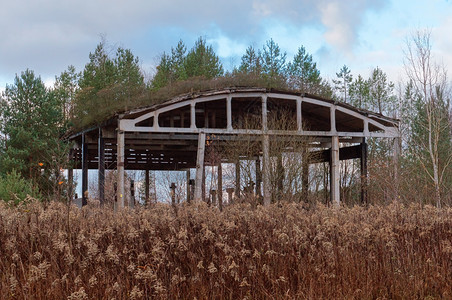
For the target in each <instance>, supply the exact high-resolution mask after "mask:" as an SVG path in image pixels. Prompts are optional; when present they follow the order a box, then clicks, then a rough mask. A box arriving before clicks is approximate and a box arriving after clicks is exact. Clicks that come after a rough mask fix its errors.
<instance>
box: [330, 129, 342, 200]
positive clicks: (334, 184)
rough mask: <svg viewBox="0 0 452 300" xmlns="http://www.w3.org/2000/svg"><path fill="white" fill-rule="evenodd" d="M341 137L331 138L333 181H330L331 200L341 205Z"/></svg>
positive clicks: (331, 171)
mask: <svg viewBox="0 0 452 300" xmlns="http://www.w3.org/2000/svg"><path fill="white" fill-rule="evenodd" d="M339 166H340V163H339V137H338V136H333V137H332V138H331V167H330V173H331V176H330V177H331V182H330V193H331V202H332V203H333V204H334V205H337V206H339V205H340V201H341V200H340V178H339V177H340V172H339Z"/></svg>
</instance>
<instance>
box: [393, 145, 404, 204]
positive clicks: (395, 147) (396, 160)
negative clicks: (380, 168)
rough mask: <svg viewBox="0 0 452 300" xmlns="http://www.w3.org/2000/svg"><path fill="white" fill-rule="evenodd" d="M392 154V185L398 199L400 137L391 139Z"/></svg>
mask: <svg viewBox="0 0 452 300" xmlns="http://www.w3.org/2000/svg"><path fill="white" fill-rule="evenodd" d="M393 143H394V144H393V155H394V159H393V160H394V187H395V191H394V193H395V197H396V199H399V158H400V152H401V147H402V145H401V142H400V137H397V138H394V141H393Z"/></svg>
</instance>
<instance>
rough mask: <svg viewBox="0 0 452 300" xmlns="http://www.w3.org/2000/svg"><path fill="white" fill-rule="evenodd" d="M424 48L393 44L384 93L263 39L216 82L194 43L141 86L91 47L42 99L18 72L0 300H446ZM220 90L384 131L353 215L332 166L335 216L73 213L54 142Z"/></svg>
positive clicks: (181, 47) (5, 125)
mask: <svg viewBox="0 0 452 300" xmlns="http://www.w3.org/2000/svg"><path fill="white" fill-rule="evenodd" d="M432 43H433V41H432V39H431V35H430V33H429V32H428V31H418V32H416V33H414V34H412V35H411V36H409V37H407V42H406V45H405V49H404V55H405V58H404V70H403V71H404V74H405V76H404V78H405V79H404V80H403V81H400V82H391V81H390V80H389V79H388V76H387V74H386V73H385V72H384V70H382V69H380V68H378V67H376V68H375V69H373V70H369V73H368V74H358V75H355V74H353V73H352V70H350V69H349V67H347V65H344V66H343V67H342V68H340V70H338V71H337V73H336V74H335V75H336V76H335V78H334V79H332V80H329V79H326V78H325V77H324V76H323V75H322V74H321V71H320V70H319V69H318V67H317V63H316V62H315V61H314V60H313V56H312V55H311V54H310V53H309V52H308V50H307V49H306V48H305V47H304V46H302V45H300V47H299V48H298V51H297V52H296V55H295V56H294V57H287V54H286V53H285V52H283V51H282V50H281V49H280V47H279V45H278V44H277V43H276V42H275V41H274V40H273V39H270V40H268V41H267V42H266V43H265V44H264V45H262V47H261V48H255V47H253V46H249V47H248V48H247V49H246V52H245V53H244V54H243V56H242V57H241V60H240V64H239V65H238V66H235V67H233V68H232V69H231V70H225V68H224V66H223V64H222V62H221V61H220V59H219V57H218V55H217V54H216V53H215V51H214V49H213V48H212V46H210V45H208V44H207V42H206V40H205V38H202V37H200V38H199V39H198V40H197V41H196V42H195V43H194V45H193V46H192V47H191V48H190V47H188V46H187V45H186V44H185V42H184V41H182V40H181V41H179V43H178V44H177V45H175V46H174V47H173V48H171V49H169V50H168V51H167V52H165V53H163V54H162V55H161V56H160V58H159V63H158V66H157V67H156V70H155V72H154V73H153V74H152V76H149V75H148V73H147V72H146V70H143V69H142V68H141V64H140V60H139V58H138V57H136V56H135V55H134V54H133V53H132V51H131V50H130V49H125V48H123V47H112V46H110V45H109V44H108V42H107V41H105V40H102V41H101V42H100V43H99V44H98V45H97V47H96V48H95V49H94V51H93V52H91V53H89V57H88V62H87V63H86V65H85V67H84V68H83V70H76V68H75V67H74V66H69V67H68V68H67V69H66V70H64V71H63V72H62V73H61V74H60V75H58V76H56V77H55V81H54V84H53V85H52V86H46V85H45V84H44V82H43V80H42V79H41V77H40V76H39V74H35V72H34V71H33V70H29V69H27V70H23V71H22V72H21V73H20V74H18V75H16V78H15V80H14V83H12V84H9V85H7V86H6V89H5V91H4V92H2V94H1V98H0V241H1V243H0V258H1V259H0V298H2V299H28V298H32V299H64V298H66V299H103V298H108V299H113V298H114V299H129V298H130V299H150V298H152V299H174V298H183V299H188V298H190V299H194V298H196V299H214V298H215V299H216V298H218V299H223V298H228V299H238V298H240V299H265V298H273V299H318V298H320V299H323V298H327V299H332V298H347V299H355V298H357V299H377V298H379V299H382V298H385V299H387V298H390V299H414V298H429V299H437V298H438V299H439V298H450V297H451V288H452V287H451V282H452V271H451V270H452V268H451V262H452V259H451V254H452V246H451V242H450V241H451V240H452V231H451V228H452V219H451V216H452V214H451V204H452V167H451V165H452V107H451V96H452V89H451V85H450V84H451V82H450V78H449V77H448V75H447V71H448V70H446V69H445V67H444V66H443V65H442V64H441V63H439V62H440V61H441V58H440V57H435V56H434V54H433V52H432ZM224 87H264V88H269V89H277V90H288V91H295V92H298V93H308V94H313V95H318V96H321V97H324V98H327V99H333V100H334V101H338V102H343V103H347V104H350V105H353V106H355V107H357V108H360V109H364V110H369V111H373V112H376V113H379V114H382V115H385V116H388V117H391V118H395V119H398V120H400V131H401V135H402V139H401V141H400V149H401V151H400V156H399V158H398V159H394V157H395V156H394V155H393V152H392V149H393V147H392V145H391V144H390V143H389V142H388V141H382V140H379V139H377V138H369V139H368V140H367V142H368V143H369V150H368V151H369V154H368V155H369V166H368V173H369V174H368V176H369V177H368V178H369V179H368V201H367V203H365V204H362V203H360V202H359V200H358V198H359V197H358V194H359V193H358V189H359V179H360V178H359V176H360V175H359V170H358V169H359V168H358V167H356V166H355V163H353V162H352V163H348V165H346V164H345V162H344V164H345V165H343V166H342V168H341V172H342V174H341V178H342V179H341V193H342V194H341V199H343V201H342V203H341V206H340V207H337V206H333V205H331V204H330V203H328V201H324V200H325V199H324V198H322V197H319V196H318V195H319V194H318V193H314V191H311V193H310V194H309V195H310V197H309V198H308V201H306V202H303V201H297V200H294V201H292V200H291V199H284V197H281V198H277V199H275V200H274V201H273V203H272V204H271V205H269V206H261V205H256V203H254V202H253V201H251V199H250V200H249V201H247V199H242V201H241V202H240V203H237V204H234V205H229V206H226V207H225V208H224V209H223V210H222V211H220V210H219V209H218V208H217V207H213V206H209V205H208V204H207V203H190V204H189V203H180V204H178V205H174V204H173V205H170V204H169V203H165V202H154V203H152V204H151V205H149V206H148V207H137V208H135V209H128V208H126V209H123V210H120V211H113V210H112V209H110V208H108V207H102V206H101V205H100V204H99V202H98V201H97V202H96V200H95V198H96V193H95V192H94V193H92V194H91V195H90V198H91V199H90V202H89V204H88V205H87V206H86V207H84V208H82V209H79V208H76V207H75V206H73V205H71V201H70V200H68V189H69V187H70V186H71V185H73V182H68V180H67V178H66V176H65V175H64V171H65V170H66V169H67V168H68V167H69V166H70V164H71V162H70V161H69V160H68V149H69V147H70V145H68V144H67V143H66V141H65V139H64V137H65V136H67V135H68V134H70V133H72V132H76V131H79V130H83V129H84V128H88V127H90V126H93V125H96V124H101V123H102V122H104V121H105V120H107V119H108V118H109V117H111V116H113V115H115V114H118V113H121V112H124V111H127V110H130V109H133V108H139V107H144V106H149V105H152V104H156V103H161V102H163V101H167V100H169V99H171V98H172V97H175V96H177V95H180V94H184V93H194V92H199V91H206V90H212V89H220V88H224ZM316 172H318V173H320V174H321V173H322V172H323V171H322V169H321V166H319V167H318V169H317V170H314V172H313V173H312V174H313V175H312V184H315V182H316V181H318V180H319V179H318V178H317V177H316V174H317V173H316ZM317 186H322V183H321V182H320V183H318V184H317ZM106 192H107V193H108V192H109V193H113V191H112V190H110V191H106ZM316 192H318V191H316Z"/></svg>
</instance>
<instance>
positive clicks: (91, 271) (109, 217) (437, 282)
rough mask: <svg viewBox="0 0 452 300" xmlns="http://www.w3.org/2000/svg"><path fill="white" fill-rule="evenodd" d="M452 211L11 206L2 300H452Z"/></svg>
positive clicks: (2, 249) (0, 268)
mask: <svg viewBox="0 0 452 300" xmlns="http://www.w3.org/2000/svg"><path fill="white" fill-rule="evenodd" d="M451 241H452V210H451V209H450V208H445V209H436V208H433V207H431V206H425V207H419V206H415V205H412V206H403V205H401V204H399V203H392V204H390V205H388V206H381V207H376V206H371V207H368V208H363V207H353V208H328V207H324V206H321V205H318V206H317V207H316V208H314V209H311V210H306V209H304V208H303V207H302V206H301V205H298V204H293V203H288V204H282V205H281V204H279V205H272V206H269V207H258V208H256V209H253V208H251V207H250V206H247V205H245V204H244V205H234V206H230V207H227V208H225V210H224V211H223V212H219V211H218V210H217V209H215V208H210V207H207V205H204V204H193V205H186V206H179V207H171V206H169V205H164V204H157V205H154V206H153V207H151V208H150V209H135V210H128V209H125V210H123V211H121V212H118V213H114V212H113V211H111V210H109V209H102V208H99V207H95V206H88V207H86V208H83V209H81V210H80V209H77V208H75V207H67V206H65V205H64V204H62V203H50V204H49V205H47V207H43V206H42V205H41V204H40V203H37V202H32V203H31V204H29V205H28V206H24V207H15V208H9V207H6V205H4V204H1V203H0V298H1V299H113V298H114V299H150V298H153V299H175V298H180V299H195V298H196V299H333V298H346V299H377V298H379V299H385V298H386V299H388V298H389V299H418V298H426V297H429V299H430V298H451V297H452V293H451V290H452V245H451Z"/></svg>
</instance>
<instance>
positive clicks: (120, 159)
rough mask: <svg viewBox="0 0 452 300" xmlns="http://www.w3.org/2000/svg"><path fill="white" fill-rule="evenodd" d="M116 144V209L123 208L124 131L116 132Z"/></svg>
mask: <svg viewBox="0 0 452 300" xmlns="http://www.w3.org/2000/svg"><path fill="white" fill-rule="evenodd" d="M117 139H118V142H117V147H118V149H117V154H116V156H117V158H116V170H117V176H118V177H117V182H118V185H117V186H118V188H117V194H116V196H117V203H116V207H115V208H116V209H121V208H124V197H125V195H124V148H125V136H124V131H121V130H118V138H117Z"/></svg>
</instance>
